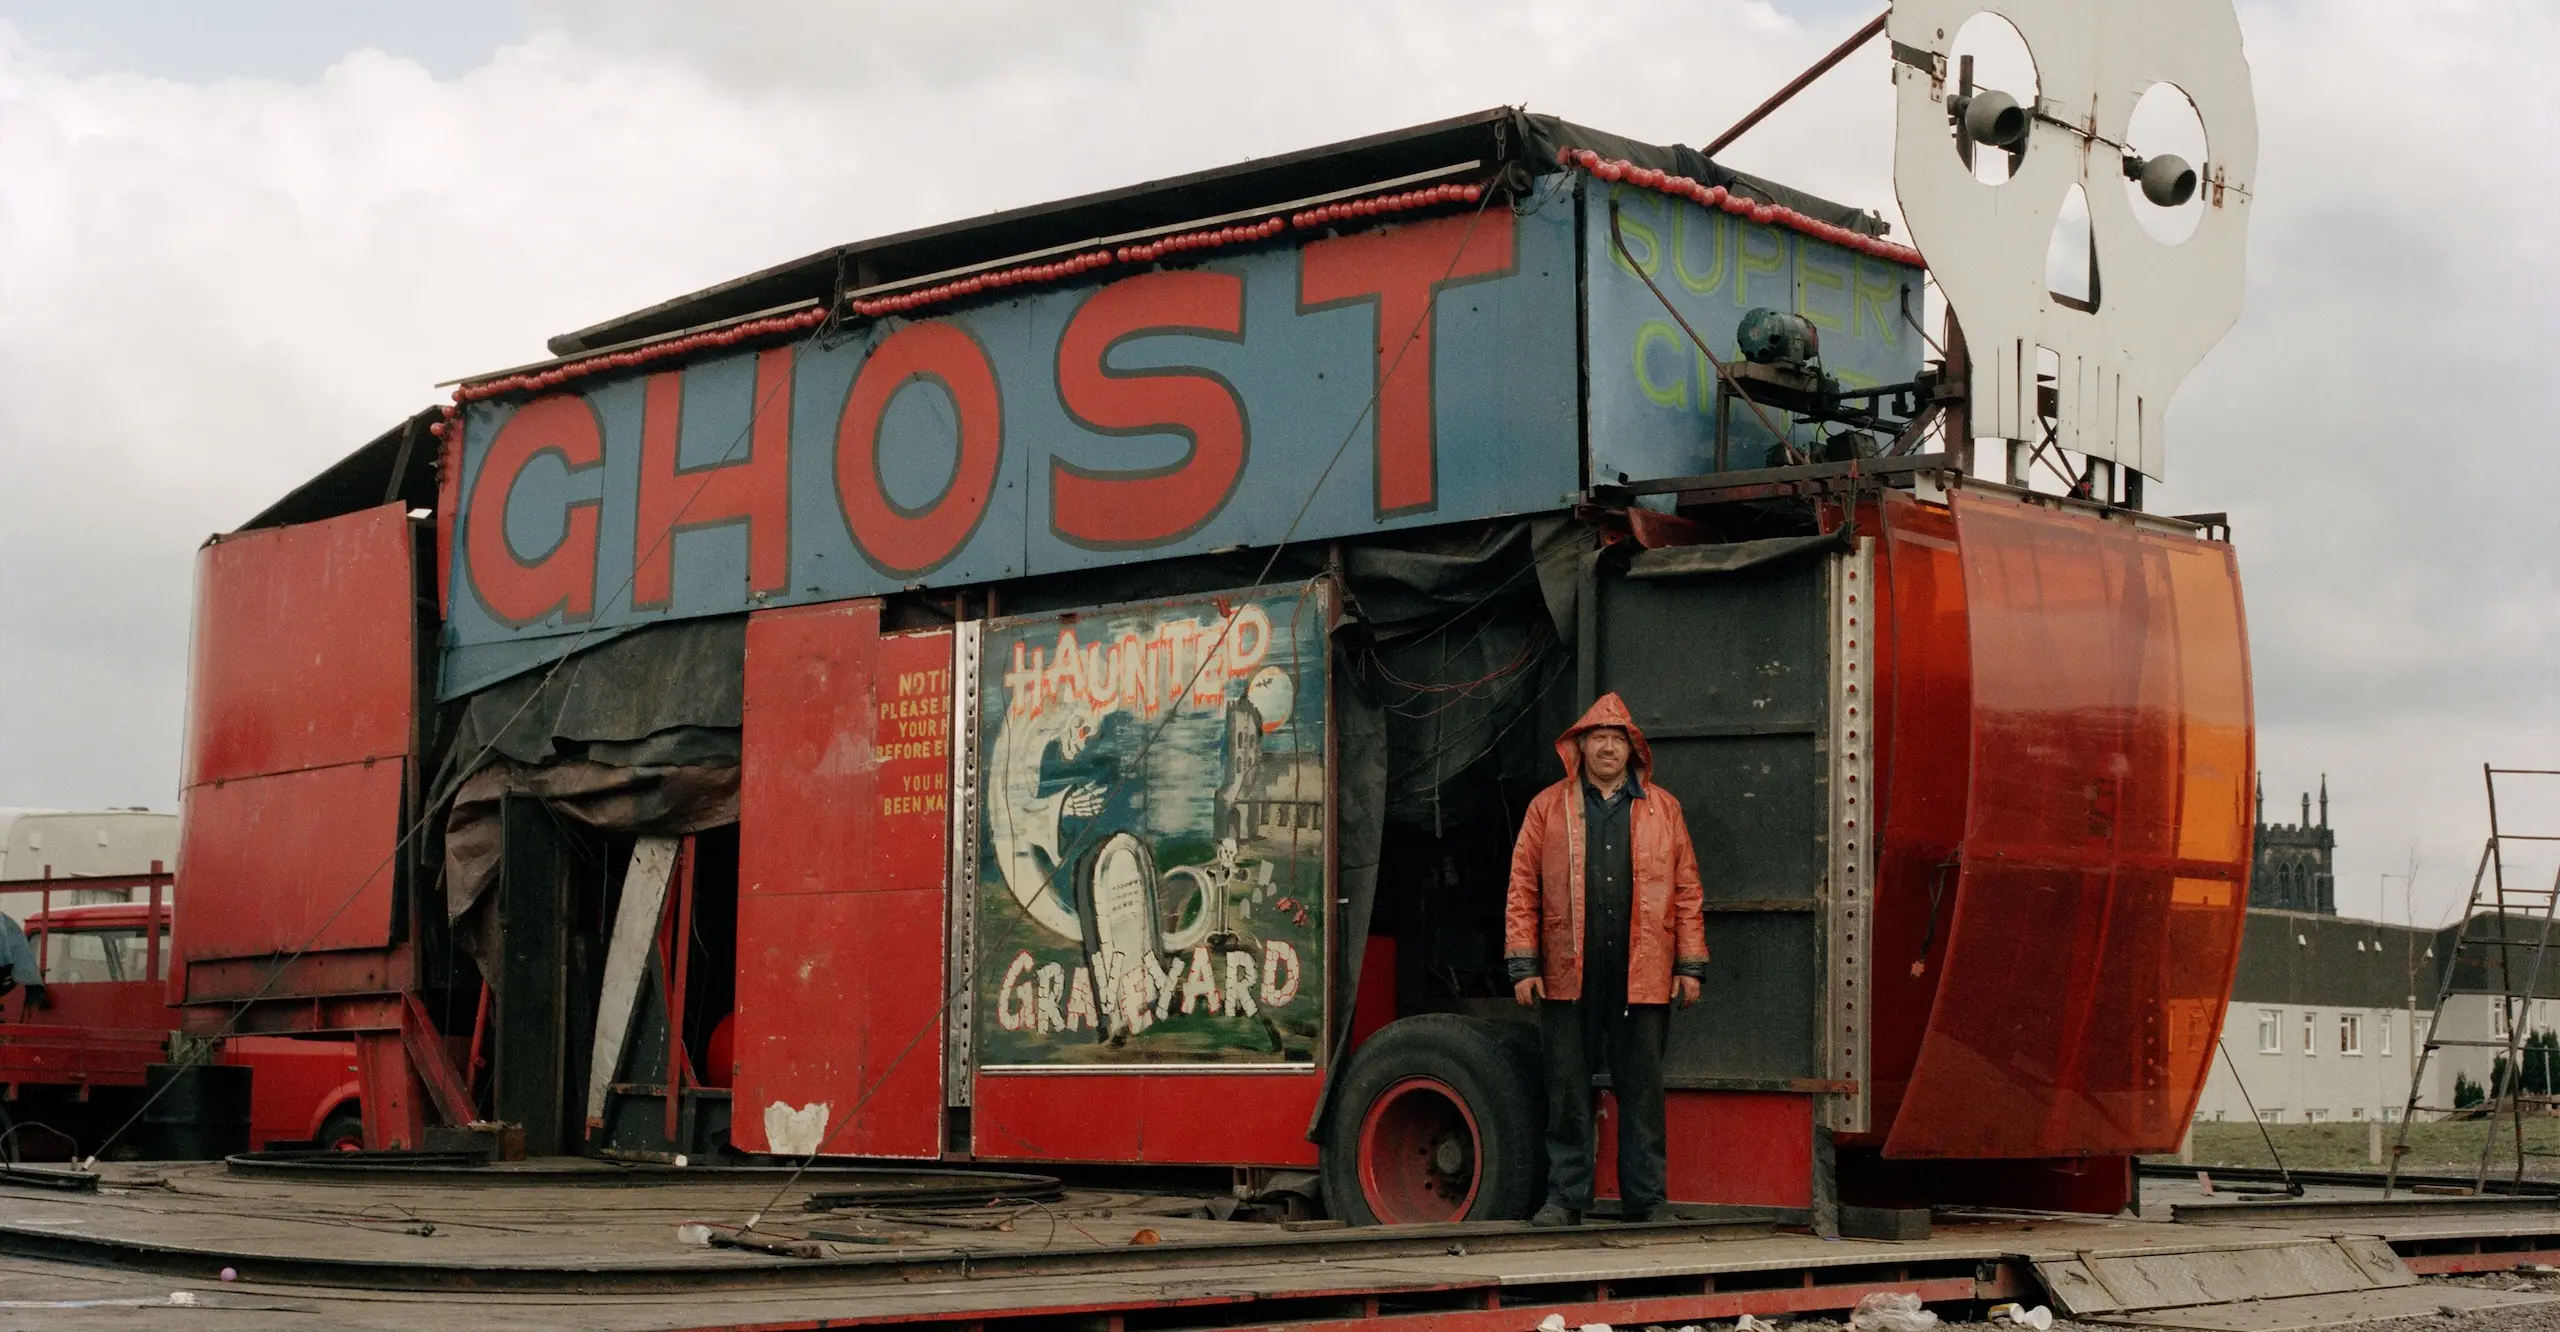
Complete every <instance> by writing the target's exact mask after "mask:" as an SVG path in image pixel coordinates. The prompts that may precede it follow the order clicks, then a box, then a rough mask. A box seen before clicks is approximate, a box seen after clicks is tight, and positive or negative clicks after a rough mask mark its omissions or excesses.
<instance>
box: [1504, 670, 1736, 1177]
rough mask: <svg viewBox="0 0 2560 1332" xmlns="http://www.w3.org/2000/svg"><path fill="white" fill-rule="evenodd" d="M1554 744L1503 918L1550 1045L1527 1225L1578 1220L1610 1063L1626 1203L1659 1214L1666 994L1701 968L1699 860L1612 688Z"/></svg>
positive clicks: (1676, 991)
mask: <svg viewBox="0 0 2560 1332" xmlns="http://www.w3.org/2000/svg"><path fill="white" fill-rule="evenodd" d="M1556 755H1557V757H1559V758H1561V759H1563V760H1564V773H1565V776H1564V780H1563V781H1560V782H1557V783H1556V784H1555V785H1553V786H1550V787H1548V788H1547V789H1546V790H1544V791H1541V792H1539V793H1538V795H1537V798H1536V799H1534V800H1532V801H1530V802H1529V813H1528V818H1527V820H1526V821H1525V822H1524V823H1522V824H1521V826H1520V840H1519V842H1518V843H1517V844H1516V845H1514V846H1513V848H1512V851H1511V895H1510V902H1509V905H1508V908H1507V910H1506V911H1505V913H1504V921H1503V924H1504V929H1503V957H1504V959H1505V961H1506V962H1507V964H1508V965H1509V968H1510V975H1511V983H1512V993H1513V996H1514V997H1515V998H1517V999H1518V1000H1519V1001H1520V1003H1521V1005H1522V1006H1524V1007H1530V1008H1536V1009H1538V1010H1539V1016H1538V1026H1539V1035H1540V1038H1541V1044H1542V1045H1543V1046H1544V1047H1545V1049H1546V1062H1547V1201H1546V1205H1545V1206H1543V1207H1541V1208H1539V1209H1538V1214H1537V1215H1536V1216H1535V1217H1533V1218H1531V1222H1532V1224H1535V1225H1541V1226H1569V1225H1576V1224H1579V1223H1580V1222H1581V1220H1582V1214H1583V1213H1584V1212H1586V1211H1588V1210H1590V1207H1591V1176H1592V1167H1593V1164H1594V1162H1593V1157H1594V1156H1595V1154H1596V1150H1595V1145H1594V1138H1593V1124H1592V1099H1593V1098H1592V1090H1591V1077H1592V1074H1593V1073H1594V1072H1596V1071H1598V1069H1600V1068H1604V1067H1605V1068H1606V1069H1607V1070H1608V1072H1609V1085H1610V1089H1611V1091H1612V1092H1613V1093H1614V1094H1615V1095H1616V1097H1617V1100H1618V1116H1619V1118H1618V1200H1619V1202H1618V1205H1619V1215H1621V1216H1623V1217H1625V1218H1626V1219H1628V1220H1631V1221H1646V1220H1653V1219H1656V1218H1657V1216H1659V1215H1661V1213H1662V1207H1663V1197H1664V1174H1665V1168H1664V1162H1663V1137H1664V1134H1663V1127H1662V1050H1663V1042H1664V1039H1665V1037H1666V1036H1667V1034H1668V1032H1669V1029H1670V1022H1669V1008H1670V1003H1671V1001H1672V999H1673V998H1674V997H1675V996H1676V997H1677V998H1678V1000H1679V1002H1680V1004H1681V1006H1682V1007H1684V1008H1685V1007H1687V1006H1688V1005H1690V1004H1693V1003H1695V1002H1697V999H1698V987H1699V982H1700V980H1701V978H1702V977H1704V976H1705V974H1706V969H1707V932H1706V924H1705V917H1704V915H1703V914H1702V903H1703V901H1704V897H1705V894H1704V892H1703V890H1702V889H1701V888H1700V886H1699V883H1698V857H1697V853H1696V852H1695V851H1694V850H1692V849H1691V847H1690V845H1689V825H1688V823H1687V822H1686V821H1685V820H1683V819H1682V817H1681V815H1680V802H1679V801H1678V800H1676V799H1674V798H1672V795H1671V793H1670V792H1668V791H1665V790H1663V789H1662V788H1661V787H1658V786H1654V785H1652V784H1651V779H1652V776H1653V751H1652V750H1651V749H1650V748H1649V747H1647V746H1646V744H1645V742H1644V732H1642V731H1640V730H1638V729H1636V724H1635V721H1634V719H1633V718H1631V717H1630V716H1628V715H1627V705H1626V703H1625V701H1624V700H1622V699H1620V698H1619V697H1618V696H1617V695H1616V694H1604V695H1602V696H1601V698H1600V701H1599V702H1597V703H1594V704H1592V705H1591V710H1590V711H1588V712H1586V713H1584V714H1582V720H1580V721H1578V722H1575V723H1574V724H1573V725H1572V726H1571V727H1570V728H1568V729H1567V730H1566V731H1565V733H1564V734H1563V735H1561V736H1559V737H1557V739H1556Z"/></svg>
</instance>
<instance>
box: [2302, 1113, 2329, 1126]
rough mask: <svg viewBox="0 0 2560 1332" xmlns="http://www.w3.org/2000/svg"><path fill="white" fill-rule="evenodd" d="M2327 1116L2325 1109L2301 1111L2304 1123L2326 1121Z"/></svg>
mask: <svg viewBox="0 0 2560 1332" xmlns="http://www.w3.org/2000/svg"><path fill="white" fill-rule="evenodd" d="M2328 1118H2329V1112H2328V1111H2326V1110H2305V1111H2303V1112H2302V1122H2303V1123H2305V1124H2320V1123H2325V1122H2327V1121H2328Z"/></svg>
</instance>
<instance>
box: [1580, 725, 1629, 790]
mask: <svg viewBox="0 0 2560 1332" xmlns="http://www.w3.org/2000/svg"><path fill="white" fill-rule="evenodd" d="M1628 750H1629V746H1628V744H1627V733H1626V732H1624V731H1621V730H1619V729H1618V728H1617V727H1615V726H1599V727H1594V728H1592V729H1591V730H1588V731H1584V732H1583V733H1582V771H1583V772H1584V774H1586V775H1587V776H1589V777H1590V778H1591V780H1593V781H1595V782H1602V783H1607V782H1614V781H1616V780H1618V779H1619V778H1621V777H1624V776H1626V774H1627V754H1628Z"/></svg>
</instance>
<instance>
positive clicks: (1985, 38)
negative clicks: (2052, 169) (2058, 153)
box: [1946, 11, 2041, 185]
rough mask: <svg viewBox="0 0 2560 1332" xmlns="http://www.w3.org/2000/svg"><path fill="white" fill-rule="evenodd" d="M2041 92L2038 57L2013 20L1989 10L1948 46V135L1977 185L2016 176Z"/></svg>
mask: <svg viewBox="0 0 2560 1332" xmlns="http://www.w3.org/2000/svg"><path fill="white" fill-rule="evenodd" d="M1968 69H1970V71H1971V74H1972V78H1971V80H1970V88H1969V90H1968V86H1967V84H1968V81H1967V79H1966V77H1965V75H1966V71H1967V70H1968ZM2040 92H2041V85H2040V84H2039V83H2038V82H2037V79H2036V61H2035V56H2034V55H2033V54H2031V53H2030V52H2029V51H2028V50H2027V39H2026V38H2024V37H2022V36H2019V35H2018V29H2017V28H2016V27H2015V26H2014V25H2012V24H2011V23H2010V22H2009V20H2007V19H2005V18H2002V17H2000V16H1999V15H1998V14H1993V13H1990V12H1988V11H1985V12H1983V13H1978V14H1975V15H1974V16H1973V17H1971V18H1969V19H1966V20H1965V21H1964V26H1963V27H1960V28H1958V29H1956V39H1955V41H1954V42H1952V43H1950V44H1949V45H1948V47H1947V92H1946V96H1947V133H1948V136H1949V137H1950V138H1951V139H1952V140H1953V141H1954V144H1955V150H1956V157H1957V159H1958V160H1960V161H1962V162H1963V163H1964V164H1965V165H1966V166H1967V168H1969V169H1970V170H1971V171H1972V172H1973V178H1974V179H1975V180H1978V181H1981V182H1982V183H1983V184H1985V185H2001V184H2006V183H2007V182H2008V180H2009V177H2010V176H2012V175H2014V174H2016V172H2017V170H2018V167H2019V165H2020V163H2022V162H2023V161H2024V160H2025V159H2026V152H2027V131H2028V128H2029V123H2030V121H2031V119H2032V118H2033V116H2034V115H2035V109H2036V99H2037V97H2038V96H2039V95H2040Z"/></svg>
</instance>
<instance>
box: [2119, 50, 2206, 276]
mask: <svg viewBox="0 0 2560 1332" xmlns="http://www.w3.org/2000/svg"><path fill="white" fill-rule="evenodd" d="M2124 145H2125V182H2124V191H2125V201H2126V202H2127V203H2129V204H2131V205H2132V207H2133V215H2134V218H2135V219H2136V220H2137V221H2139V222H2141V223H2142V229H2143V230H2144V231H2145V232H2148V233H2150V236H2151V238H2152V239H2153V240H2156V241H2158V242H2160V243H2161V244H2163V245H2176V244H2178V243H2179V242H2181V241H2183V240H2185V239H2186V238H2187V237H2189V236H2192V235H2194V234H2195V231H2196V224H2197V223H2199V222H2201V221H2203V220H2204V207H2205V198H2204V196H2205V191H2204V189H2203V188H2202V187H2201V184H2200V180H2201V178H2202V177H2203V175H2204V174H2205V135H2204V118H2203V117H2202V116H2199V115H2197V114H2196V104H2195V102H2194V101H2193V100H2192V99H2190V98H2189V97H2188V96H2187V94H2186V90H2185V89H2183V88H2180V87H2179V86H2178V85H2176V84H2174V83H2155V84H2152V85H2151V86H2150V87H2148V88H2145V89H2143V90H2142V96H2141V98H2140V99H2138V100H2136V101H2135V102H2134V104H2133V115H2132V116H2131V117H2129V118H2128V119H2127V120H2126V121H2125V129H2124ZM2172 158H2174V159H2177V162H2180V163H2184V165H2185V167H2186V169H2187V171H2188V172H2191V173H2193V174H2192V177H2191V178H2190V183H2189V184H2188V185H2187V187H2186V191H2185V192H2186V198H2185V201H2184V202H2181V203H2177V204H2172V205H2164V204H2162V203H2160V202H2157V201H2155V199H2154V197H2153V196H2154V195H2155V194H2156V195H2159V196H2161V197H2163V198H2174V197H2176V194H2177V186H2178V183H2179V182H2178V181H2177V179H2176V176H2177V175H2178V172H2177V169H2176V164H2175V163H2172V162H2171V161H2170V160H2169V159H2172ZM2146 167H2147V168H2149V170H2148V171H2147V172H2146V171H2145V170H2144V168H2146ZM2146 177H2147V179H2146Z"/></svg>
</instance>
